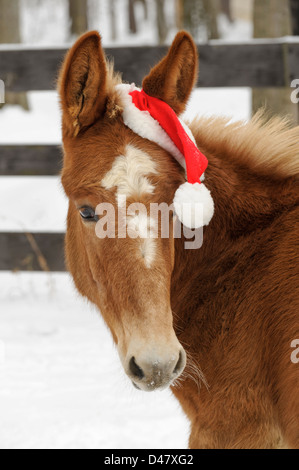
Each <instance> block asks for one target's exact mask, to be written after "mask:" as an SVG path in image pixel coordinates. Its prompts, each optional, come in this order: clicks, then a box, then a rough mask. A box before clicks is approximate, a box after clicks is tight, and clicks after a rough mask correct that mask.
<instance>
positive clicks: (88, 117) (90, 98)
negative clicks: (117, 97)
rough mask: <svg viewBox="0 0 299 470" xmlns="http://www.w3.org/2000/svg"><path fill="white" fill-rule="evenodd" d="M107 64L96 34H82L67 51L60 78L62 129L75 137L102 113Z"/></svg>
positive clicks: (92, 32) (95, 32)
mask: <svg viewBox="0 0 299 470" xmlns="http://www.w3.org/2000/svg"><path fill="white" fill-rule="evenodd" d="M106 84H107V65H106V60H105V55H104V52H103V49H102V46H101V37H100V35H99V33H98V32H97V31H91V32H89V33H86V34H84V35H83V36H82V37H81V38H80V39H78V41H77V42H76V43H75V45H74V46H73V47H72V48H71V50H70V51H69V52H68V54H67V56H66V58H65V61H64V64H63V67H62V70H61V73H60V79H59V93H60V100H61V105H62V111H63V127H64V130H65V131H66V132H67V133H68V134H71V135H74V136H76V135H77V134H78V133H79V132H80V130H81V129H82V128H84V127H87V126H90V125H91V124H93V123H94V122H95V121H96V120H97V119H98V118H99V117H100V116H101V115H102V114H103V112H104V109H105V105H106V99H107V91H106Z"/></svg>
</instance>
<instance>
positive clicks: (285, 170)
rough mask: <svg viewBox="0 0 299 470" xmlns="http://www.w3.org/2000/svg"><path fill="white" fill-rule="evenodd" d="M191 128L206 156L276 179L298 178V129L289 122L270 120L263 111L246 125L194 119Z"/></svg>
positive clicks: (226, 120) (221, 118)
mask: <svg viewBox="0 0 299 470" xmlns="http://www.w3.org/2000/svg"><path fill="white" fill-rule="evenodd" d="M189 126H190V128H191V130H192V132H193V134H194V136H195V138H196V140H197V143H198V144H199V146H200V147H202V148H203V149H204V151H206V152H211V153H212V154H215V155H225V157H226V158H228V159H230V160H234V161H236V163H238V164H239V165H244V166H247V167H248V168H250V169H251V170H253V171H256V172H258V173H260V174H263V175H271V176H272V177H273V178H280V179H281V178H287V177H291V176H297V177H298V178H299V127H293V128H292V127H291V124H290V122H289V121H288V119H287V118H285V119H283V118H280V117H278V116H277V117H274V118H271V119H269V118H268V117H267V114H266V113H265V111H264V110H260V111H259V112H258V113H257V114H256V115H255V116H254V117H253V118H252V119H251V120H250V121H249V122H247V123H246V122H244V121H239V122H234V123H230V119H229V118H226V117H216V116H213V117H204V118H202V117H201V118H195V119H194V120H193V121H192V122H191V123H190V124H189Z"/></svg>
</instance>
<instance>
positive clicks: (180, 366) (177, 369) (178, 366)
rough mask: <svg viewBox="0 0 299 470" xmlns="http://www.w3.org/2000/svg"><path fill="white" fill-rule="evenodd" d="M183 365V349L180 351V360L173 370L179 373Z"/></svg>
mask: <svg viewBox="0 0 299 470" xmlns="http://www.w3.org/2000/svg"><path fill="white" fill-rule="evenodd" d="M183 365H184V355H183V353H182V351H180V355H179V360H178V362H177V363H176V366H175V368H174V370H173V373H174V374H178V373H179V372H181V369H182V368H183Z"/></svg>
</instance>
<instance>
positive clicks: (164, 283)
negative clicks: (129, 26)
mask: <svg viewBox="0 0 299 470" xmlns="http://www.w3.org/2000/svg"><path fill="white" fill-rule="evenodd" d="M182 44H183V45H182ZM98 53H99V54H100V59H99V57H98ZM103 57H104V56H103V53H102V50H101V47H100V39H99V36H98V34H97V33H95V32H93V33H89V34H88V35H86V36H84V37H83V38H81V39H80V40H79V42H78V43H77V45H75V46H74V47H73V48H72V50H71V52H70V53H69V55H68V57H67V59H66V62H65V65H64V68H63V71H62V75H61V82H60V83H61V85H60V94H61V103H62V110H63V139H64V150H65V164H64V169H63V173H62V182H63V185H64V188H65V191H66V194H67V195H68V197H69V200H70V204H69V214H68V230H67V237H66V256H67V261H68V266H69V269H70V271H71V273H72V275H73V277H74V281H75V283H76V286H77V288H78V290H79V291H80V292H81V294H82V295H84V296H86V297H87V298H88V299H89V300H91V301H92V302H93V303H95V304H96V305H97V306H98V307H99V309H100V310H101V313H102V315H103V317H104V319H105V321H106V322H107V324H108V326H109V327H110V329H111V331H112V334H113V338H114V340H115V342H116V343H119V342H121V343H122V345H121V348H122V349H123V350H126V348H127V347H128V344H127V342H128V335H127V333H126V332H127V331H131V333H132V331H139V332H141V336H142V337H143V340H144V344H145V345H146V343H147V341H149V339H150V338H152V337H155V338H158V340H160V341H162V342H163V341H166V343H167V337H168V335H170V330H171V328H172V323H173V325H174V329H175V332H176V335H177V337H178V339H179V341H180V343H181V344H182V345H183V347H184V348H185V350H186V351H187V354H188V363H187V367H186V370H185V372H184V374H183V375H182V376H181V378H180V379H179V380H178V382H177V383H175V384H174V385H173V386H172V390H173V393H174V394H175V396H176V397H177V398H178V399H179V401H180V403H181V405H182V407H183V409H184V411H185V412H186V414H187V416H188V417H189V419H190V421H191V436H190V447H191V448H271V449H272V448H281V447H292V448H299V394H298V386H299V369H298V365H296V364H293V363H292V362H291V352H292V351H291V348H290V344H291V342H292V341H293V340H294V339H296V338H298V337H299V314H298V312H299V240H298V233H299V181H298V175H299V163H298V155H299V139H298V135H299V130H298V128H295V129H288V127H287V125H286V123H285V122H283V121H281V120H279V119H278V118H277V119H275V120H273V121H270V122H267V121H266V120H265V118H264V117H263V116H262V115H258V116H256V117H255V118H254V119H253V120H252V121H251V122H250V123H248V124H240V123H239V124H230V125H227V124H228V123H227V122H226V120H225V119H222V118H210V119H200V120H196V121H194V122H193V123H192V124H191V127H192V130H193V133H194V135H195V137H196V140H197V143H198V146H199V148H200V149H201V150H203V151H204V152H205V153H206V155H207V157H208V159H209V167H208V169H207V171H206V185H207V187H208V188H209V189H210V190H211V192H212V195H213V198H214V201H215V215H214V217H213V219H212V222H211V223H210V225H209V226H208V227H206V228H205V230H204V243H203V247H202V248H201V249H199V250H196V251H193V250H187V251H186V250H185V249H184V240H182V239H178V240H175V241H174V240H173V239H172V238H170V239H169V240H163V239H160V240H158V245H157V249H158V253H159V256H158V258H157V260H156V262H155V266H154V268H153V269H151V270H150V271H148V270H147V271H145V269H144V266H143V265H142V263H141V260H140V259H139V258H138V257H136V252H135V250H134V246H135V245H133V242H132V240H130V239H124V240H118V239H115V240H114V239H113V240H111V239H105V240H99V239H97V237H96V236H95V233H94V227H91V226H90V225H89V226H87V225H86V224H84V223H83V222H82V221H81V219H80V216H79V214H78V210H77V208H78V207H79V206H80V205H82V204H85V205H86V204H87V205H89V206H93V207H95V206H96V205H97V204H98V203H99V202H101V201H109V202H111V203H113V204H114V205H115V194H114V192H111V191H105V190H103V188H101V187H100V184H99V182H100V181H101V179H102V178H103V176H104V175H105V174H106V173H107V171H109V169H110V168H111V166H112V163H113V161H114V159H115V158H116V156H118V155H121V154H122V152H123V149H124V147H125V145H127V144H128V143H130V144H131V145H134V146H136V147H138V148H140V149H142V150H144V151H146V152H147V153H148V154H149V155H150V156H151V158H152V159H153V160H154V161H155V162H156V165H157V168H158V173H159V174H158V175H151V176H149V178H150V180H151V182H152V183H153V184H154V185H155V186H156V191H155V193H154V195H147V196H144V197H142V198H141V200H140V199H139V198H137V196H136V198H132V200H131V201H128V202H132V201H134V200H138V201H139V202H143V203H144V204H145V205H147V206H148V205H149V203H150V202H162V201H164V202H167V203H168V204H170V203H171V201H172V199H173V196H174V193H175V191H176V189H177V187H178V186H179V185H180V184H181V183H182V182H183V181H184V176H183V173H182V169H181V168H180V167H179V166H178V164H177V163H176V162H175V161H174V159H173V158H172V157H171V156H170V155H168V154H167V153H166V152H164V151H163V150H162V149H161V148H159V147H158V146H157V145H156V144H153V143H151V142H149V141H145V140H143V139H141V138H140V137H138V136H136V135H135V134H133V133H132V132H131V131H130V130H129V129H128V128H126V127H125V126H124V124H123V122H122V119H121V116H120V114H119V112H118V108H117V107H118V103H117V100H116V97H115V95H114V94H113V91H112V89H113V87H112V85H111V83H112V82H111V76H109V74H108V72H107V66H106V65H105V64H104V62H103ZM183 57H184V61H186V63H187V64H189V65H188V68H189V71H188V73H187V74H184V73H183V68H182V65H181V64H182V58H183ZM87 58H88V60H87ZM86 64H88V66H87V65H86ZM196 64H197V59H196V53H195V46H194V44H193V41H192V39H191V38H190V36H188V35H187V34H186V33H180V34H179V35H178V36H177V38H176V40H175V42H174V46H173V47H172V48H171V50H170V52H169V54H168V56H167V58H166V59H164V60H163V61H162V62H161V63H160V64H159V65H158V66H157V67H155V68H154V69H153V71H152V72H151V73H150V75H149V76H148V77H147V78H146V79H145V81H144V86H145V88H146V90H145V91H147V92H148V93H152V94H153V95H155V96H158V97H159V98H161V99H164V100H165V101H167V102H169V103H170V104H171V105H172V107H173V108H174V109H175V110H176V111H177V112H180V111H181V110H182V109H184V107H185V104H186V101H187V99H188V97H189V94H190V91H191V89H190V86H191V85H193V84H194V80H195V77H196V71H197V70H196V69H197V65H196ZM82 70H85V75H84V84H85V85H84V86H82V74H81V71H82ZM89 73H90V74H91V75H90V76H89ZM86 74H87V76H86ZM178 77H179V78H178ZM96 92H97V93H96ZM83 95H84V97H85V98H86V99H85V100H83V98H82V96H83ZM98 95H101V96H100V97H99V96H98ZM108 103H110V105H108ZM113 109H116V111H115V112H113ZM74 122H75V126H74V124H73V123H74ZM73 126H74V127H75V128H76V133H75V134H78V135H77V136H75V135H74V132H73V131H72V129H73ZM170 303H171V309H170ZM168 311H172V315H173V318H172V315H171V314H168V313H165V314H164V313H163V315H162V314H161V312H168ZM123 338H125V339H123ZM200 366H201V369H200ZM198 379H200V383H198ZM202 382H203V383H202Z"/></svg>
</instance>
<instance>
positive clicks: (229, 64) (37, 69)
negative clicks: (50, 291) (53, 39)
mask: <svg viewBox="0 0 299 470" xmlns="http://www.w3.org/2000/svg"><path fill="white" fill-rule="evenodd" d="M198 50H199V56H200V76H199V81H198V86H201V87H252V88H253V87H254V88H259V87H267V88H269V87H290V84H291V82H292V81H293V80H294V79H296V78H299V38H282V39H278V40H253V41H250V42H249V43H244V44H232V43H230V44H229V43H223V42H221V41H211V42H210V43H209V44H207V45H200V46H198ZM65 53H66V49H62V48H53V49H45V48H31V49H29V48H25V47H15V46H0V79H1V80H3V81H4V83H5V88H6V91H16V92H21V91H38V90H54V89H55V86H56V80H57V73H58V70H59V67H60V65H61V63H62V60H63V57H64V55H65ZM106 53H107V55H108V57H111V58H113V60H114V64H115V69H116V70H119V71H120V72H122V73H123V79H124V81H127V82H135V83H136V84H139V85H140V84H141V82H142V78H143V76H144V75H146V74H147V73H148V71H149V70H150V67H151V66H153V65H154V64H155V63H156V62H157V61H158V60H159V59H160V58H161V57H163V55H164V54H165V53H166V48H165V47H150V46H146V47H125V48H113V49H106ZM290 93H291V90H290ZM61 163H62V152H61V149H60V148H59V147H57V146H55V145H44V146H43V145H2V146H0V175H3V176H12V175H22V176H26V175H36V176H41V175H56V174H58V173H59V171H60V168H61ZM0 184H1V180H0ZM49 196H50V195H49ZM63 238H64V234H62V233H51V234H50V233H7V232H5V233H0V270H50V271H63V270H64V269H65V267H64V256H63Z"/></svg>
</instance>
